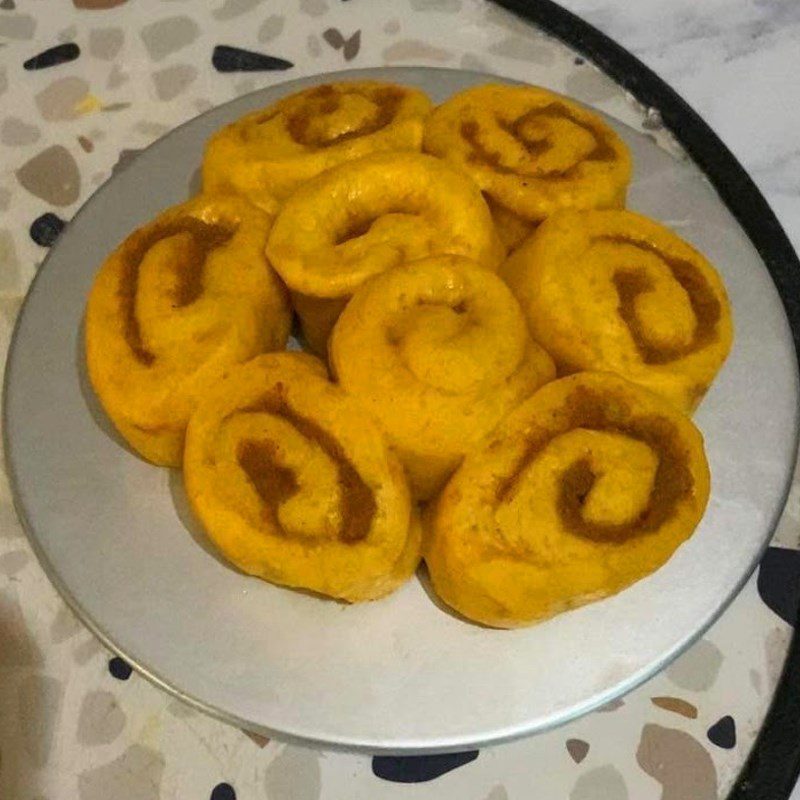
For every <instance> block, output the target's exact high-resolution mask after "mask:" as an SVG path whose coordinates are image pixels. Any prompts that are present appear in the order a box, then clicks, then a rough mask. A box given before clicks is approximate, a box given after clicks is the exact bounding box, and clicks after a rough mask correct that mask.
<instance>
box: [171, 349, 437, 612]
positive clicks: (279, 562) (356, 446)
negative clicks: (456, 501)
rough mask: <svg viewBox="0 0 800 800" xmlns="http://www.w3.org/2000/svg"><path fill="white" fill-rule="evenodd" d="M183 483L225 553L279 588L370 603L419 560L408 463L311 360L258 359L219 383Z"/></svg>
mask: <svg viewBox="0 0 800 800" xmlns="http://www.w3.org/2000/svg"><path fill="white" fill-rule="evenodd" d="M184 480H185V483H186V489H187V494H188V496H189V500H190V502H191V505H192V508H193V510H194V512H195V514H196V515H197V517H198V518H199V519H200V521H201V522H202V523H203V525H204V527H205V529H206V531H207V532H208V535H209V536H210V537H211V539H212V540H213V541H214V543H215V544H216V545H217V547H218V548H219V549H220V551H221V552H222V554H223V555H224V556H225V557H226V558H227V559H228V560H229V561H231V562H232V563H233V564H235V565H236V566H237V567H239V569H241V570H243V571H244V572H246V573H248V574H250V575H256V576H258V577H260V578H263V579H265V580H268V581H271V582H272V583H276V584H280V585H283V586H290V587H294V588H300V589H307V590H310V591H313V592H317V593H320V594H323V595H327V596H330V597H335V598H339V599H341V600H347V601H351V602H353V601H359V600H371V599H374V598H378V597H381V596H383V595H385V594H388V593H389V592H391V591H392V590H393V589H395V588H397V587H398V586H399V585H400V584H401V583H402V582H403V581H405V580H406V579H407V578H408V577H409V576H410V575H411V574H412V573H413V572H414V570H415V569H416V566H417V564H418V562H419V557H420V542H421V529H420V526H419V522H418V520H417V518H416V516H415V511H414V509H413V508H412V503H411V499H410V496H409V490H408V485H407V483H406V480H405V476H404V475H403V469H402V466H401V465H400V462H399V461H398V460H397V458H396V456H395V455H394V454H393V453H392V451H391V450H390V448H389V446H388V443H387V442H386V439H385V437H384V434H383V432H382V431H381V429H380V428H379V427H378V425H377V424H376V423H375V422H373V421H372V420H371V419H370V418H369V415H367V414H365V413H364V411H363V409H362V408H361V406H360V405H359V403H358V401H357V400H356V399H354V398H352V397H351V396H350V395H348V394H346V393H345V392H344V391H343V390H342V389H341V388H339V387H338V386H335V385H334V384H332V383H331V382H330V381H329V380H328V379H327V375H326V371H325V367H324V365H323V364H322V362H320V361H318V360H317V359H315V358H313V357H312V356H309V355H306V354H301V353H271V354H267V355H262V356H258V357H257V358H255V359H253V360H252V361H249V362H248V363H247V364H244V365H239V366H237V367H234V368H232V369H231V370H230V371H229V374H228V375H227V376H226V377H225V378H224V379H223V380H221V381H218V382H217V383H216V384H215V385H213V386H210V387H209V388H208V391H207V393H206V397H205V399H204V400H203V402H202V403H201V404H200V406H199V407H198V408H197V410H196V412H195V413H194V415H193V416H192V419H191V422H190V423H189V427H188V431H187V434H186V452H185V458H184Z"/></svg>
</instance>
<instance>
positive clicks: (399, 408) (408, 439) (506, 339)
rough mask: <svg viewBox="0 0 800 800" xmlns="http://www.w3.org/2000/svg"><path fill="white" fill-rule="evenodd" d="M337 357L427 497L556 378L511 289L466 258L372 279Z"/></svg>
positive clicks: (418, 264)
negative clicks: (502, 422)
mask: <svg viewBox="0 0 800 800" xmlns="http://www.w3.org/2000/svg"><path fill="white" fill-rule="evenodd" d="M330 360H331V367H332V369H333V371H334V374H335V375H336V376H337V377H338V380H339V382H340V383H341V385H342V387H343V388H344V389H345V390H346V391H348V392H350V393H351V394H353V395H354V396H356V397H358V398H359V399H360V400H361V402H362V403H363V404H364V405H365V406H366V407H367V408H368V409H369V411H370V412H372V414H373V416H375V418H376V419H377V420H378V421H379V422H380V423H381V425H382V426H383V428H384V430H385V431H386V432H387V434H388V436H389V439H390V441H391V443H392V444H393V446H394V447H395V449H396V451H397V453H398V455H399V456H400V459H401V461H402V462H403V465H404V466H405V468H406V472H407V474H408V476H409V481H410V483H411V488H412V492H413V494H414V495H415V496H416V497H417V499H421V500H426V499H428V498H430V497H432V496H433V495H434V494H436V493H437V492H438V491H439V489H441V487H442V485H443V484H444V483H445V481H446V480H447V479H448V478H449V477H450V475H451V474H452V472H453V470H454V469H455V468H456V467H457V466H458V464H459V462H460V461H461V459H462V458H463V456H464V454H465V453H467V452H469V451H470V450H471V449H473V448H474V447H475V446H476V445H477V443H478V442H479V441H480V440H481V439H482V438H483V437H484V436H486V435H487V434H488V433H490V432H491V431H492V430H493V429H494V428H495V427H496V425H497V423H498V422H500V420H501V419H502V418H503V417H505V416H506V414H508V412H509V411H511V410H512V409H513V408H515V407H516V406H517V405H519V404H520V403H521V402H522V401H523V400H525V399H526V398H528V397H530V395H531V394H533V392H534V391H535V390H536V389H537V388H539V386H541V385H542V384H544V383H546V382H547V381H549V380H552V379H553V378H554V377H555V368H554V366H553V362H552V360H551V359H550V357H549V356H548V355H547V353H545V352H544V350H542V348H541V347H539V346H538V345H536V344H534V342H533V341H532V340H531V338H530V335H529V333H528V330H527V327H526V324H525V318H524V317H523V315H522V312H521V311H520V309H519V306H518V304H517V302H516V300H515V299H514V296H513V295H512V294H511V292H510V291H509V289H508V287H506V286H505V284H504V283H503V282H502V281H501V280H500V279H499V278H498V277H497V276H496V275H495V274H493V273H492V272H489V271H488V270H486V269H484V268H483V267H480V266H479V265H478V264H476V263H475V262H473V261H469V260H468V259H465V258H462V257H459V256H436V257H433V258H427V259H423V260H421V261H415V262H411V263H409V264H405V265H403V266H401V267H396V268H394V269H392V270H389V271H388V272H384V273H383V274H381V275H378V276H377V277H375V278H373V279H372V280H370V281H368V282H367V283H366V284H365V285H364V286H362V287H361V288H360V289H359V290H358V291H357V292H356V293H355V295H354V296H353V299H352V300H351V301H350V302H349V303H348V305H347V308H346V309H345V310H344V312H343V313H342V315H341V316H340V317H339V321H338V322H337V323H336V327H335V328H334V330H333V335H332V336H331V340H330Z"/></svg>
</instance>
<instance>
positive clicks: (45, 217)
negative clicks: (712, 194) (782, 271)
mask: <svg viewBox="0 0 800 800" xmlns="http://www.w3.org/2000/svg"><path fill="white" fill-rule="evenodd" d="M565 5H566V6H568V7H569V8H570V9H571V10H574V11H577V12H578V13H579V14H582V15H584V16H586V17H587V18H588V19H589V20H590V21H591V22H593V23H595V24H596V25H598V26H599V27H601V28H602V29H604V30H605V31H606V32H608V33H610V34H611V35H613V36H615V37H617V38H618V39H619V40H620V41H621V42H622V43H623V44H625V45H627V46H628V47H630V48H631V49H632V50H633V51H634V52H636V53H637V54H638V55H639V56H640V57H642V58H643V59H644V60H645V61H647V62H648V63H649V64H650V65H652V66H654V67H655V68H656V69H657V70H658V71H659V72H660V73H661V74H662V75H663V76H664V77H665V78H666V79H667V80H668V81H670V82H672V83H673V85H674V86H675V87H676V88H677V89H678V90H679V91H681V92H682V93H683V94H684V96H685V97H686V98H687V99H688V100H689V101H690V102H691V103H692V104H693V105H694V106H695V107H696V108H697V109H698V110H699V111H700V112H701V113H702V114H704V115H705V116H706V118H707V120H708V121H709V122H710V123H711V124H712V125H713V126H714V127H715V128H716V129H717V130H718V132H719V133H720V134H721V135H722V137H723V138H724V139H725V140H726V142H727V143H728V144H729V145H731V147H732V148H733V150H734V151H735V152H736V153H737V155H739V156H740V158H741V159H742V161H743V162H744V164H745V166H747V167H748V168H749V169H750V170H751V172H752V174H753V176H754V177H755V178H756V180H757V181H758V182H759V183H760V185H761V187H762V188H763V189H764V191H765V193H766V194H767V196H768V198H769V200H770V201H771V202H772V203H773V205H774V207H775V209H776V211H777V212H778V214H779V215H780V216H781V219H782V221H783V223H784V224H785V226H786V227H787V230H788V231H789V234H790V236H791V237H792V238H793V240H794V242H795V244H798V243H800V189H798V186H800V150H798V149H797V135H796V134H797V131H798V130H800V103H796V102H795V103H791V102H787V100H788V99H789V98H790V97H791V96H792V92H794V93H795V96H796V86H795V83H794V80H795V78H794V76H796V74H797V70H798V68H800V6H798V4H797V3H796V2H795V0H703V1H702V2H697V1H696V0H668V1H667V2H664V0H639V2H637V3H636V4H630V3H627V2H625V0H570V1H569V2H565ZM384 64H426V65H435V66H461V67H466V68H470V69H485V70H487V71H491V72H496V73H499V74H503V75H508V76H510V77H514V78H518V79H523V80H528V81H532V82H537V83H542V84H544V85H546V86H550V87H552V88H555V89H557V90H560V91H564V92H566V93H568V94H571V95H573V96H575V97H577V98H579V99H581V100H583V101H585V102H588V103H591V104H593V105H596V106H598V107H600V108H602V109H604V110H606V111H609V112H610V113H612V114H614V115H616V116H617V117H619V118H621V119H622V120H624V121H625V122H628V123H629V124H631V125H634V126H637V127H640V128H644V129H647V130H649V131H650V132H651V133H653V134H654V135H655V136H656V138H659V139H660V138H661V134H660V133H659V132H658V130H657V129H656V130H654V129H653V128H654V126H653V120H652V118H651V117H650V118H649V117H647V116H646V115H645V113H644V110H643V109H641V108H638V107H637V106H636V105H635V104H633V103H631V102H630V100H629V99H628V98H626V96H625V94H624V93H623V92H622V91H621V90H619V88H618V87H616V86H615V85H614V84H613V83H611V82H610V81H609V80H608V79H606V78H605V77H604V76H603V75H601V74H600V73H598V72H597V71H596V70H595V69H594V68H593V67H592V66H591V64H588V63H586V62H585V61H583V59H580V58H576V56H575V54H574V53H571V52H570V51H569V50H568V49H567V48H565V47H564V46H563V45H561V44H558V43H556V42H554V41H552V40H550V39H548V38H546V37H544V36H543V35H542V34H540V33H539V32H537V31H536V30H535V29H532V28H530V27H529V26H527V25H526V24H524V23H522V22H521V21H518V20H516V19H515V18H514V17H512V16H511V15H510V14H508V13H506V12H504V11H502V10H500V9H497V8H495V7H492V6H490V5H489V4H487V3H484V2H481V0H348V1H347V2H345V0H209V1H208V2H206V1H205V0H138V1H137V0H128V2H126V0H71V2H68V1H67V0H62V1H61V2H59V3H54V2H52V0H0V352H2V354H3V357H4V356H5V351H6V348H7V345H8V338H9V335H10V332H11V329H12V326H13V322H14V318H15V316H16V313H17V310H18V308H19V305H20V302H21V299H22V297H23V295H24V292H25V290H26V287H27V285H28V283H29V281H30V279H31V278H32V276H33V275H34V273H35V271H36V269H37V266H38V265H39V263H40V262H41V260H42V258H43V257H44V255H45V254H46V248H47V247H48V246H50V245H51V244H52V243H53V242H54V241H55V239H56V238H57V236H58V234H59V232H60V230H61V228H62V227H63V225H64V224H65V222H67V221H68V220H69V219H70V217H71V216H72V215H73V214H74V213H75V211H76V210H77V209H78V207H79V206H80V204H81V203H82V202H84V201H85V200H86V198H87V197H88V196H89V195H90V194H91V193H92V191H93V190H94V189H95V188H96V187H97V186H98V185H99V184H101V183H102V182H103V181H105V180H106V179H107V178H108V177H109V175H110V174H111V173H112V171H113V169H114V168H115V167H116V166H118V165H120V164H124V163H125V162H127V161H128V160H129V159H130V158H131V157H133V156H134V155H135V152H136V151H137V150H138V149H140V148H142V147H144V146H146V145H147V144H148V143H149V142H151V141H153V140H154V139H155V138H158V137H159V136H160V135H162V134H163V133H165V132H166V131H168V130H169V129H171V128H172V127H174V126H175V125H177V124H179V123H181V122H183V121H185V120H187V119H189V118H191V117H192V116H194V115H195V114H197V113H198V112H200V111H203V110H205V109H207V108H209V107H211V106H214V105H217V104H219V103H222V102H225V101H226V100H228V99H230V98H232V97H234V96H236V95H239V94H242V93H244V92H249V91H251V90H253V89H256V88H259V87H261V86H265V85H268V84H271V83H274V82H277V81H281V80H284V79H287V78H289V77H298V76H301V75H307V74H313V73H318V72H328V71H335V70H339V69H344V68H347V67H350V66H352V67H367V66H378V65H384ZM798 522H800V492H798V490H797V486H795V489H794V491H793V493H792V495H791V497H790V502H789V506H788V508H787V511H786V513H785V515H784V519H783V520H782V522H781V525H780V528H779V530H778V533H777V535H776V538H775V541H774V543H773V546H772V547H771V548H770V550H769V551H768V553H767V555H766V557H765V558H764V560H763V562H762V564H761V566H760V568H759V571H758V573H757V575H755V576H754V577H753V578H752V579H751V580H750V582H749V583H748V584H747V586H746V587H745V589H744V591H743V592H742V593H741V595H740V596H739V597H738V598H737V600H736V601H735V602H734V604H733V605H732V606H731V608H730V609H729V610H728V612H727V613H726V614H725V615H724V616H723V618H722V619H721V620H720V621H719V622H717V624H716V625H714V627H713V628H712V629H711V630H710V631H709V632H708V633H707V634H706V636H705V637H704V638H703V639H702V640H701V641H699V642H698V643H697V644H696V645H695V646H694V647H693V648H692V649H691V650H690V651H689V652H687V653H686V654H685V655H684V656H683V657H682V658H680V659H679V660H678V661H677V662H676V663H675V664H673V665H672V666H671V667H669V668H668V669H667V670H666V671H665V672H664V673H662V674H660V675H658V676H657V677H655V678H654V679H652V680H651V681H649V682H648V683H647V684H645V685H644V686H642V687H641V688H640V689H638V690H636V691H635V692H633V693H632V694H631V695H629V696H627V697H626V698H624V700H621V701H618V702H615V703H613V704H612V705H611V706H609V707H606V708H605V709H603V710H602V711H601V712H598V713H595V714H592V715H590V716H587V717H584V718H582V719H580V720H577V721H575V722H573V723H571V724H569V725H568V726H566V727H563V728H560V729H558V730H555V731H553V732H550V733H548V734H545V735H541V736H538V737H535V738H532V739H528V740H524V741H519V742H516V743H513V744H508V745H503V746H500V747H495V748H490V749H486V750H483V751H481V752H478V751H472V752H468V753H463V754H457V755H451V756H436V757H424V758H409V759H396V758H375V759H370V758H369V757H365V756H357V755H346V754H339V753H325V752H318V751H314V750H309V749H304V748H300V747H296V746H290V745H283V744H281V743H279V742H276V741H272V742H270V741H267V740H265V739H263V738H260V737H257V736H253V735H250V734H247V733H244V732H242V731H239V730H237V729H235V728H231V727H229V726H227V725H225V724H223V723H220V722H217V721H215V720H213V719H210V718H208V717H205V716H203V715H202V714H200V713H199V712H196V711H194V710H193V709H191V708H189V707H187V706H185V705H183V704H182V703H180V702H179V701H177V700H174V699H172V698H171V697H168V696H167V695H165V694H164V693H162V692H161V691H159V690H158V689H156V688H154V687H153V686H151V685H150V684H149V683H147V682H146V681H145V680H144V679H143V678H141V677H139V676H138V675H137V674H136V673H131V670H130V668H129V667H128V666H127V665H126V664H125V663H124V662H122V661H121V660H120V659H118V658H111V657H110V654H108V653H107V652H105V650H104V649H103V648H102V646H101V645H100V644H99V643H98V642H97V641H96V640H95V639H94V638H93V637H92V635H91V634H90V633H89V632H88V631H87V630H86V629H85V628H83V626H82V625H81V624H80V623H79V622H78V621H77V620H76V619H75V618H74V617H73V616H72V615H71V613H70V612H69V611H68V610H67V609H66V608H65V606H64V605H63V603H62V602H61V600H60V599H59V598H58V596H57V595H56V593H55V591H54V590H53V588H52V587H51V586H50V584H49V582H48V581H47V579H46V578H45V576H44V574H43V573H42V570H41V568H40V567H39V565H38V563H37V562H36V559H35V558H34V557H33V555H32V553H31V551H30V549H29V547H28V544H27V542H26V540H25V539H24V537H23V534H22V531H21V529H20V527H19V525H18V523H17V521H16V518H15V516H14V512H13V510H12V508H11V502H10V494H9V490H8V487H7V485H6V482H5V480H4V479H3V480H2V482H0V798H2V800H62V799H63V800H72V799H73V798H77V799H78V800H111V798H114V799H116V798H120V800H121V799H122V798H124V799H125V800H156V799H157V798H161V799H162V800H186V799H188V798H197V800H206V798H211V800H232V798H239V800H246V799H249V798H267V799H268V800H318V798H323V800H340V798H344V797H346V798H354V799H355V798H369V799H370V800H379V799H380V798H383V797H387V798H389V797H391V798H402V797H409V798H411V797H435V798H443V799H444V800H449V798H458V800H517V798H520V800H521V798H530V797H532V796H534V795H535V796H536V797H538V798H542V799H543V800H551V798H552V800H560V799H561V798H565V799H566V798H569V800H626V799H627V800H658V798H662V800H688V799H689V798H691V800H718V798H722V797H724V796H725V795H726V793H727V791H728V789H729V788H730V786H731V784H732V782H733V781H734V780H735V778H736V775H737V773H738V771H739V770H740V768H741V766H742V764H743V762H744V760H745V758H746V756H747V754H748V752H749V749H750V747H751V746H752V743H753V740H754V737H755V735H756V733H757V732H758V730H759V728H760V725H761V723H762V720H763V718H764V715H765V713H766V710H767V707H768V705H769V702H770V698H771V696H772V693H773V691H774V687H775V685H776V682H777V680H778V677H779V674H780V670H781V667H782V663H783V660H784V658H785V655H786V651H787V646H788V642H789V639H790V635H791V632H792V629H791V625H790V621H793V619H794V608H793V604H794V601H795V600H796V596H795V593H793V592H792V591H791V590H788V589H787V587H793V586H796V585H797V579H798V573H800V554H798V551H797V547H798V534H797V530H798Z"/></svg>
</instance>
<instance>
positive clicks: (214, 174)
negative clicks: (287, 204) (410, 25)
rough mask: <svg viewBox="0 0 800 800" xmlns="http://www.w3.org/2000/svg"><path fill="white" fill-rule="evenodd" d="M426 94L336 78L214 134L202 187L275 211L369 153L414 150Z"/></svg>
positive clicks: (427, 105)
mask: <svg viewBox="0 0 800 800" xmlns="http://www.w3.org/2000/svg"><path fill="white" fill-rule="evenodd" d="M430 109H431V102H430V100H429V99H428V98H427V96H426V95H425V94H424V93H423V92H421V91H419V90H418V89H413V88H411V87H409V86H398V85H397V84H394V83H383V82H380V81H341V82H339V83H329V84H325V85H323V86H315V87H313V88H311V89H305V90H304V91H302V92H297V93H296V94H292V95H289V96H288V97H285V98H283V100H279V101H278V102H277V103H274V104H273V105H271V106H268V107H267V108H262V109H259V110H258V111H254V112H252V113H250V114H247V115H246V116H244V117H242V118H241V119H240V120H237V121H236V122H234V123H233V124H231V125H228V126H226V127H225V128H223V129H222V130H220V131H218V132H217V133H216V134H214V136H213V137H212V138H211V139H210V140H209V142H208V145H207V146H206V153H205V158H204V161H203V186H204V188H205V189H206V190H207V191H209V190H212V191H220V190H231V189H233V190H234V191H236V192H240V193H242V194H245V195H246V196H248V197H249V198H250V199H251V200H253V201H254V202H256V203H258V204H259V205H263V206H265V207H266V208H267V210H270V211H273V210H275V208H276V207H277V204H278V203H279V202H281V201H283V200H285V199H286V198H287V197H288V196H289V195H290V194H291V193H292V192H293V191H294V190H295V189H296V188H297V187H298V186H299V185H300V184H301V183H303V182H305V181H307V180H308V179H309V178H313V177H314V176H315V175H318V174H319V173H320V172H323V171H325V170H326V169H330V168H331V167H334V166H336V165H337V164H341V163H343V162H345V161H352V160H353V159H355V158H360V157H361V156H365V155H368V154H370V153H376V152H382V151H386V150H417V151H418V150H420V148H421V146H422V129H423V124H424V120H425V117H426V116H427V115H428V113H429V112H430Z"/></svg>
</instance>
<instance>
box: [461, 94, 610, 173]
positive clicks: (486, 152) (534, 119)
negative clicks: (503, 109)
mask: <svg viewBox="0 0 800 800" xmlns="http://www.w3.org/2000/svg"><path fill="white" fill-rule="evenodd" d="M547 120H566V121H567V122H569V123H571V124H572V125H575V126H577V127H578V128H580V129H582V130H583V131H585V132H586V133H587V134H588V135H589V136H591V137H592V139H593V140H594V143H595V144H594V148H593V149H592V150H591V151H590V152H589V153H587V154H586V155H585V156H583V157H582V158H581V159H580V161H579V162H578V163H576V164H573V165H572V166H571V167H568V168H566V169H563V168H559V169H545V168H544V167H543V166H541V165H539V166H538V168H537V169H536V172H535V176H536V177H541V178H552V179H555V180H558V179H569V178H572V177H573V176H574V175H575V171H576V170H577V169H578V167H579V166H580V164H581V163H582V162H584V161H613V160H614V159H615V158H616V152H615V150H614V148H613V147H612V146H611V144H610V143H609V140H608V137H607V136H606V134H605V133H604V132H603V131H602V130H600V129H598V128H596V127H594V126H593V125H591V124H590V123H588V122H585V121H583V120H581V119H579V118H578V117H577V116H576V115H575V113H574V112H573V111H572V110H570V109H569V108H567V107H566V106H564V105H562V104H561V103H549V104H548V105H546V106H542V107H541V108H532V109H531V110H530V111H528V112H526V113H525V114H523V115H522V116H521V117H518V118H517V119H516V120H514V121H513V122H508V121H506V120H503V119H501V118H500V117H497V118H496V123H497V126H498V127H499V128H500V129H501V130H503V131H505V132H506V133H507V134H509V135H510V136H512V137H513V138H514V139H515V140H516V141H518V142H519V143H520V144H521V145H522V146H523V147H524V148H525V150H526V151H527V152H528V154H529V155H530V156H531V157H532V158H534V159H536V158H537V157H541V156H543V155H544V154H546V153H547V152H548V151H550V150H552V149H553V148H555V147H558V141H557V139H556V138H554V137H552V136H549V135H548V133H547V129H546V121H547ZM543 123H544V124H543ZM461 135H462V136H463V137H464V139H465V140H466V141H467V142H469V144H470V146H471V148H472V152H471V153H470V154H469V156H468V158H469V160H470V161H472V162H478V163H484V164H487V165H489V166H490V167H492V169H493V170H495V171H496V172H499V173H504V174H512V175H513V174H519V169H518V168H516V167H510V166H507V165H506V164H505V163H504V158H503V155H502V153H500V152H499V151H498V150H492V149H491V148H490V147H488V146H487V145H486V143H485V142H484V141H483V138H482V137H481V127H480V124H479V123H478V122H477V121H476V120H465V121H464V122H462V123H461Z"/></svg>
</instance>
